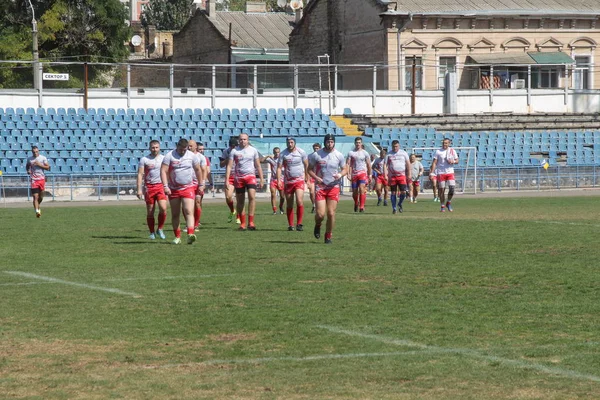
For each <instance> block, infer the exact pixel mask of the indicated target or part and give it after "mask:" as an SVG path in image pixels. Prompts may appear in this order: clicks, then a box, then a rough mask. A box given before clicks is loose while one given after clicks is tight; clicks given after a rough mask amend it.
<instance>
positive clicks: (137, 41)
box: [131, 35, 142, 46]
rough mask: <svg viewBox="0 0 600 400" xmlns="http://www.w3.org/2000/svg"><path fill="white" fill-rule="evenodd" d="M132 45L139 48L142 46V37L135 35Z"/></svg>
mask: <svg viewBox="0 0 600 400" xmlns="http://www.w3.org/2000/svg"><path fill="white" fill-rule="evenodd" d="M131 44H132V45H134V46H139V45H140V44H142V38H141V36H140V35H133V36H132V37H131Z"/></svg>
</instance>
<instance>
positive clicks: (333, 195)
mask: <svg viewBox="0 0 600 400" xmlns="http://www.w3.org/2000/svg"><path fill="white" fill-rule="evenodd" d="M321 200H334V201H340V187H339V186H333V187H328V186H324V187H322V186H318V185H317V191H316V193H315V201H321Z"/></svg>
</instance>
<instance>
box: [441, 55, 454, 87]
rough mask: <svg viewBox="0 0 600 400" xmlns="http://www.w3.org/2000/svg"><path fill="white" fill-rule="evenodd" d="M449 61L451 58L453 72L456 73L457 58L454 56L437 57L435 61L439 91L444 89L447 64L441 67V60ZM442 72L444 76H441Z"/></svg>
mask: <svg viewBox="0 0 600 400" xmlns="http://www.w3.org/2000/svg"><path fill="white" fill-rule="evenodd" d="M443 58H445V59H450V58H453V59H454V72H456V70H457V68H458V56H456V55H445V54H442V55H439V56H438V59H437V77H438V90H440V89H444V87H445V77H446V71H447V70H448V69H447V65H448V64H444V65H442V59H443ZM442 71H444V75H442ZM448 72H452V71H448Z"/></svg>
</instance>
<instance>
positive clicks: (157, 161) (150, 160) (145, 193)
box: [137, 140, 167, 240]
mask: <svg viewBox="0 0 600 400" xmlns="http://www.w3.org/2000/svg"><path fill="white" fill-rule="evenodd" d="M149 150H150V154H149V155H147V156H144V157H142V158H141V159H140V162H139V164H138V175H137V198H138V199H140V200H141V199H142V198H143V199H144V200H145V201H146V224H148V229H149V230H150V236H149V238H150V240H154V239H156V236H158V237H159V238H161V239H163V240H164V239H165V234H164V232H163V227H164V226H165V221H166V220H167V195H166V194H165V189H164V187H163V185H162V182H161V180H160V167H161V165H162V161H163V159H164V156H163V155H162V154H160V142H159V141H158V140H152V141H150V146H149ZM142 183H143V184H144V187H143V189H142ZM156 204H158V229H157V230H155V225H156V220H155V219H154V210H155V209H156Z"/></svg>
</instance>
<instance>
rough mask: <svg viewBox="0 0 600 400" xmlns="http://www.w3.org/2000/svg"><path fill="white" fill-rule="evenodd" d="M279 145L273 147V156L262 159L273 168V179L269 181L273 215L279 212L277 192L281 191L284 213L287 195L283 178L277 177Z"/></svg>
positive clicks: (280, 202) (280, 203) (280, 207)
mask: <svg viewBox="0 0 600 400" xmlns="http://www.w3.org/2000/svg"><path fill="white" fill-rule="evenodd" d="M280 152H281V151H280V149H279V147H274V148H273V155H272V156H270V155H269V156H265V157H263V158H261V159H260V162H266V163H268V164H269V168H270V169H271V180H270V182H269V190H270V191H271V207H273V215H275V214H277V193H279V212H280V213H281V214H283V203H284V202H285V196H284V194H283V180H280V179H279V178H278V177H277V166H278V165H279V160H280V157H279V153H280Z"/></svg>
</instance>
